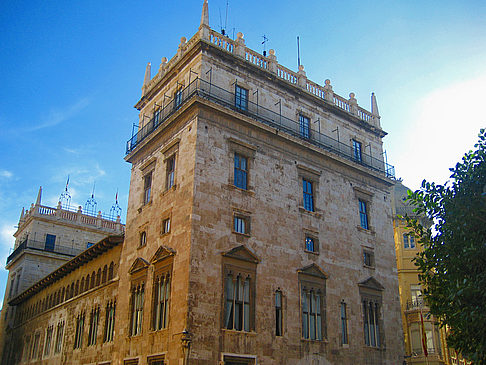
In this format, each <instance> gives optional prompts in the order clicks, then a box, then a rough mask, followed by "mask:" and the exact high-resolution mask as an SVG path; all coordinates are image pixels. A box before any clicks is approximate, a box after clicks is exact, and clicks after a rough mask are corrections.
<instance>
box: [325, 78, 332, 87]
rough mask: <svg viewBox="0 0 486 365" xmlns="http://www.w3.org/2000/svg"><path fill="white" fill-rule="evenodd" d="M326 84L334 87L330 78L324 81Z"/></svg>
mask: <svg viewBox="0 0 486 365" xmlns="http://www.w3.org/2000/svg"><path fill="white" fill-rule="evenodd" d="M324 84H326V86H330V87H332V86H331V80H329V79H326V81H324Z"/></svg>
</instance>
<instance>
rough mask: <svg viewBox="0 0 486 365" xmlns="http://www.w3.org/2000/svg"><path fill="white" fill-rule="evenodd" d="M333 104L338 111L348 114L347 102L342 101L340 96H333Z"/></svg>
mask: <svg viewBox="0 0 486 365" xmlns="http://www.w3.org/2000/svg"><path fill="white" fill-rule="evenodd" d="M333 99H334V104H335V105H336V106H337V107H338V108H340V109H343V110H345V111H347V112H350V111H351V109H350V107H349V101H348V100H346V99H344V98H343V97H342V96H339V95H336V94H334V98H333Z"/></svg>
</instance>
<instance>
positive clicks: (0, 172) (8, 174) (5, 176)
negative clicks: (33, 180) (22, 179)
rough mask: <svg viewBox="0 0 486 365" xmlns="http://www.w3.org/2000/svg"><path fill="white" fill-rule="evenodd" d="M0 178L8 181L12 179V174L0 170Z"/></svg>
mask: <svg viewBox="0 0 486 365" xmlns="http://www.w3.org/2000/svg"><path fill="white" fill-rule="evenodd" d="M0 177H4V178H6V179H10V178H12V177H13V172H11V171H8V170H0Z"/></svg>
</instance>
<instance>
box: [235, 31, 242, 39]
mask: <svg viewBox="0 0 486 365" xmlns="http://www.w3.org/2000/svg"><path fill="white" fill-rule="evenodd" d="M236 38H238V39H243V38H244V36H243V33H241V32H238V33H236Z"/></svg>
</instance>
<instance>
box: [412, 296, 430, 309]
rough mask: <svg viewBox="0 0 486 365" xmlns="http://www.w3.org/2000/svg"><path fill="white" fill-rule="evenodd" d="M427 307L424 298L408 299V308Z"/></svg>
mask: <svg viewBox="0 0 486 365" xmlns="http://www.w3.org/2000/svg"><path fill="white" fill-rule="evenodd" d="M425 307H427V304H426V303H425V301H424V299H423V298H415V299H411V300H408V301H407V310H413V309H422V308H425Z"/></svg>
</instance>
